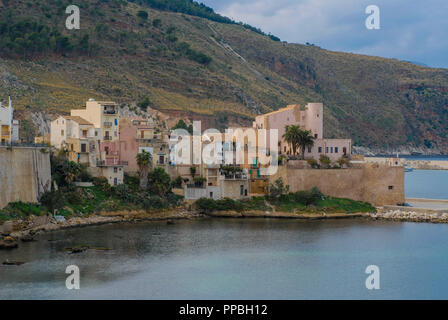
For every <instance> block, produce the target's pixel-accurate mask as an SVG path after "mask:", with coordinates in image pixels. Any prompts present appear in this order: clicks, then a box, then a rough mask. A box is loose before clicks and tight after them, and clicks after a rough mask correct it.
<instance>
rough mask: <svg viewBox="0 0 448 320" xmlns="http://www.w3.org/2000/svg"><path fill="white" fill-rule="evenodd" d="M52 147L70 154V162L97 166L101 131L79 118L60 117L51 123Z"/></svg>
mask: <svg viewBox="0 0 448 320" xmlns="http://www.w3.org/2000/svg"><path fill="white" fill-rule="evenodd" d="M50 131H51V138H50V141H51V145H52V146H53V147H55V148H58V149H65V150H67V152H68V158H69V160H70V161H74V162H77V163H80V164H86V165H89V166H95V162H96V160H97V154H98V150H99V141H100V139H99V132H100V131H99V130H98V129H95V128H94V126H93V124H92V123H90V122H89V121H87V120H85V119H83V118H81V117H79V116H59V117H58V118H56V119H55V120H53V121H52V122H51V129H50Z"/></svg>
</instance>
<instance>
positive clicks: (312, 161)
mask: <svg viewBox="0 0 448 320" xmlns="http://www.w3.org/2000/svg"><path fill="white" fill-rule="evenodd" d="M306 162H307V163H308V164H309V165H310V166H311V168H313V169H318V168H319V163H318V162H317V160H315V159H313V158H311V159H307V160H306Z"/></svg>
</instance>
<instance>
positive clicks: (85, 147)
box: [81, 143, 87, 152]
mask: <svg viewBox="0 0 448 320" xmlns="http://www.w3.org/2000/svg"><path fill="white" fill-rule="evenodd" d="M81 152H87V145H86V144H85V143H82V144H81Z"/></svg>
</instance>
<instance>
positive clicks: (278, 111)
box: [257, 104, 298, 117]
mask: <svg viewBox="0 0 448 320" xmlns="http://www.w3.org/2000/svg"><path fill="white" fill-rule="evenodd" d="M297 106H298V105H297V104H291V105H289V106H287V107H284V108H281V109H278V110H276V111H272V112H269V113H265V114H260V115H259V116H257V117H260V116H261V117H266V116H271V115H273V114H276V113H280V112H283V111H286V110H291V109H294V108H296V107H297Z"/></svg>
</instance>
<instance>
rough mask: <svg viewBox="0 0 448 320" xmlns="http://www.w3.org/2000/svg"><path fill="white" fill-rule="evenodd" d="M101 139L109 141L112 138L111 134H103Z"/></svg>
mask: <svg viewBox="0 0 448 320" xmlns="http://www.w3.org/2000/svg"><path fill="white" fill-rule="evenodd" d="M103 140H105V141H111V140H112V136H104V139H103Z"/></svg>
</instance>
